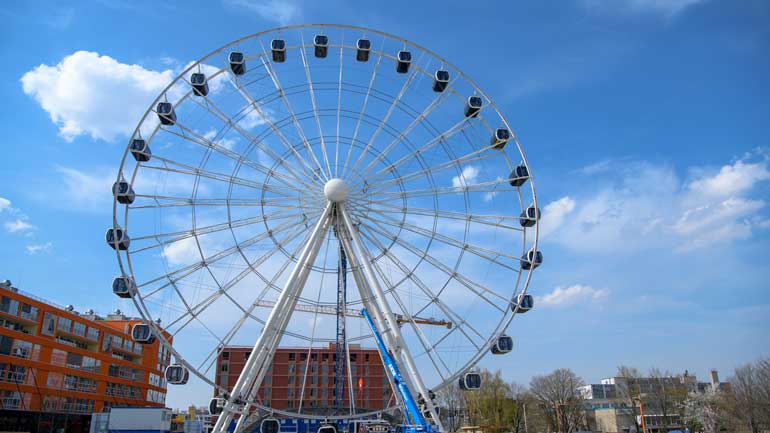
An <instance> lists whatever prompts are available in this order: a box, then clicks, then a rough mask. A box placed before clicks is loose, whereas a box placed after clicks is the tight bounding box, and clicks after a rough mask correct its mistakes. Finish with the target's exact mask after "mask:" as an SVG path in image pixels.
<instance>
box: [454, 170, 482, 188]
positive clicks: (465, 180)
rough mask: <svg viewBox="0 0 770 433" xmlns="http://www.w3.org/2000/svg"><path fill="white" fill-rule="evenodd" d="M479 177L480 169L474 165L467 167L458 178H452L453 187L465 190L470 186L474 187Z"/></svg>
mask: <svg viewBox="0 0 770 433" xmlns="http://www.w3.org/2000/svg"><path fill="white" fill-rule="evenodd" d="M478 175H479V168H478V167H475V166H473V165H469V166H466V167H465V168H463V171H462V172H461V173H460V174H459V175H458V176H455V177H453V178H452V186H453V187H454V188H464V187H466V186H468V185H473V184H475V183H476V179H477V177H478Z"/></svg>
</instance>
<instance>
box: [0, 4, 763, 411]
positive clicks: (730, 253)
mask: <svg viewBox="0 0 770 433" xmlns="http://www.w3.org/2000/svg"><path fill="white" fill-rule="evenodd" d="M323 5H324V6H322V5H321V2H312V3H309V4H304V3H301V2H296V1H283V2H274V1H256V0H225V1H223V2H221V3H219V2H205V3H204V2H184V3H178V4H176V3H171V2H168V3H167V4H166V3H164V4H163V5H160V4H157V2H146V3H142V2H127V1H126V2H124V1H110V0H105V1H100V2H95V3H77V2H74V3H70V4H68V5H63V4H61V3H60V2H52V3H44V2H28V3H16V4H6V5H4V6H3V7H2V10H0V15H1V16H2V17H3V18H4V22H5V23H6V24H5V25H4V26H3V28H2V29H0V41H2V42H1V43H0V50H2V55H3V58H4V59H5V61H4V65H3V80H2V81H0V90H1V92H2V94H3V95H5V103H4V104H2V106H0V133H1V134H2V137H4V141H5V145H4V149H5V154H4V158H3V169H2V170H0V244H2V247H0V278H8V279H11V280H13V282H14V283H15V285H16V286H18V287H20V288H22V289H24V290H27V291H30V292H33V293H35V294H38V295H40V296H44V297H46V298H49V299H51V300H54V301H56V302H58V303H59V304H68V303H72V304H75V305H76V306H78V307H79V308H83V309H85V308H89V307H90V308H94V309H95V310H97V311H100V312H107V311H109V310H111V309H114V308H115V307H116V306H121V308H125V307H124V305H127V304H118V302H117V301H116V300H115V298H114V297H113V296H112V295H111V294H110V293H109V288H108V286H109V282H110V281H111V279H112V276H113V275H114V274H115V273H116V272H117V264H116V263H115V255H114V253H113V252H112V251H111V250H109V249H108V248H107V247H106V246H105V245H104V241H103V230H104V228H105V227H106V226H107V225H109V224H110V223H111V195H110V192H109V186H110V184H111V182H112V180H113V179H114V176H115V170H116V168H117V166H118V164H119V161H120V158H121V156H122V153H123V150H124V148H125V143H126V141H127V139H128V134H129V133H130V131H131V130H132V129H133V128H134V126H135V125H136V123H137V121H138V120H139V117H140V116H141V114H142V113H143V111H144V110H145V109H146V107H147V106H148V105H149V104H150V102H151V101H152V99H153V98H154V97H155V96H156V95H157V94H158V93H159V92H160V91H161V90H162V88H163V87H165V85H166V84H167V83H168V82H169V81H170V80H171V79H172V78H174V77H175V76H176V75H177V74H178V72H179V71H180V70H181V69H180V68H181V66H183V65H185V64H187V63H188V62H190V61H194V60H196V59H198V58H199V57H201V56H202V55H204V54H206V53H208V52H210V51H211V50H213V49H215V48H217V47H219V46H221V45H224V44H225V43H227V42H229V41H231V40H233V39H236V38H239V37H242V36H245V35H247V34H251V33H255V32H257V31H261V30H264V29H268V28H271V27H275V26H277V25H282V24H295V23H302V22H312V23H324V22H327V23H333V22H336V23H349V24H355V25H361V26H366V27H372V28H376V29H380V30H384V31H387V32H390V33H393V34H396V35H399V36H402V37H405V38H407V39H410V40H413V41H415V42H417V43H419V44H421V45H424V46H426V47H429V48H431V49H432V50H434V51H436V52H437V53H439V54H440V55H442V56H444V57H445V58H447V59H449V60H450V61H451V62H452V63H453V64H454V65H456V66H457V67H459V68H460V69H462V70H463V71H464V72H465V73H467V74H468V75H469V76H470V77H472V78H473V79H474V80H475V81H476V82H477V83H478V84H479V85H480V86H481V87H482V88H483V89H484V90H485V91H486V92H487V93H489V94H490V95H491V96H492V98H493V99H494V100H495V101H496V103H497V104H498V105H499V106H500V108H501V110H502V112H503V113H504V114H505V116H506V117H507V119H508V121H509V122H510V123H511V124H512V125H513V127H514V128H515V130H516V132H517V134H518V137H519V139H520V140H521V142H522V145H523V147H524V150H525V152H526V154H527V157H528V159H529V162H530V165H531V167H532V171H533V175H534V176H535V179H536V180H537V191H538V200H539V202H540V204H541V207H542V208H543V212H544V218H543V225H542V231H543V238H542V247H541V249H542V250H543V251H544V252H545V253H546V264H545V265H544V266H543V267H542V268H541V269H540V270H539V271H540V272H538V273H537V274H536V276H535V279H534V281H533V284H532V285H531V289H530V290H531V292H530V293H533V294H535V295H536V296H537V297H538V303H537V305H536V309H535V310H533V311H532V312H530V313H529V314H527V315H522V316H520V317H516V318H515V319H514V322H513V325H512V328H511V331H510V333H511V335H514V336H516V344H517V348H516V350H515V352H514V354H513V355H511V356H508V357H504V358H494V359H493V358H490V357H487V358H485V360H484V361H483V362H482V364H481V365H482V366H486V367H489V368H502V369H503V370H504V371H505V372H506V374H507V376H508V377H509V378H510V379H512V380H517V381H520V382H528V381H529V378H530V377H531V376H533V375H536V374H544V373H547V372H549V371H551V370H553V369H555V368H559V367H570V368H572V369H573V370H575V371H576V372H577V373H578V374H580V375H581V376H582V377H584V378H585V379H586V380H587V381H589V382H593V381H597V380H599V379H600V378H602V377H605V376H608V375H611V374H612V373H613V372H614V371H615V368H616V366H617V365H619V364H628V365H632V366H636V367H638V368H640V369H642V370H647V369H648V368H650V367H652V366H657V367H660V368H663V369H669V370H672V371H682V370H684V369H689V370H690V371H691V372H695V373H697V374H698V375H699V376H701V377H703V378H705V374H706V372H707V370H708V369H710V368H718V369H719V370H720V372H721V373H722V375H723V376H726V375H728V374H729V372H730V371H731V369H732V368H734V367H735V366H738V365H740V364H741V363H744V362H747V361H750V360H752V359H754V358H756V357H758V356H761V355H770V332H768V331H769V330H770V295H769V294H768V293H770V260H768V257H770V242H769V241H770V210H769V207H770V206H769V205H768V202H769V201H770V194H768V191H770V189H768V186H769V185H770V168H769V167H768V165H769V164H770V162H769V161H770V142H769V141H768V140H769V139H768V137H770V122H769V121H768V119H770V79H769V78H768V77H770V56H768V53H770V24H769V23H770V6H769V5H768V4H767V2H763V1H749V0H747V1H743V2H729V1H715V0H615V1H601V0H568V1H542V2H536V3H535V2H532V3H525V2H503V1H500V2H451V1H450V2H441V3H438V2H431V3H428V2H424V3H423V2H420V3H418V2H388V5H387V6H385V5H384V4H380V3H372V4H368V5H363V4H362V3H361V2H350V3H348V2H340V1H331V2H323ZM78 52H81V53H78ZM76 53H77V54H76ZM99 56H108V57H109V59H107V58H104V57H99ZM41 65H43V66H41ZM129 65H132V66H129ZM94 67H110V68H114V69H115V70H116V71H130V73H131V74H132V76H133V77H140V78H137V79H135V80H133V81H132V80H126V79H124V78H121V77H116V78H115V79H114V80H100V79H96V78H95V77H94V76H93V75H92V74H90V73H89V68H94ZM22 77H25V78H24V79H22ZM73 95H75V96H73ZM186 398H187V397H186V396H183V395H182V394H181V393H179V392H176V393H175V392H173V391H172V392H171V393H170V395H169V404H170V405H172V406H182V405H184V404H185V403H186ZM203 400H205V399H203ZM203 400H201V401H203Z"/></svg>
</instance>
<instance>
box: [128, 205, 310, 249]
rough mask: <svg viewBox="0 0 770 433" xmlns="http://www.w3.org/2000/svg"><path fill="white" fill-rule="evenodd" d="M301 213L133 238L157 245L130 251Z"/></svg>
mask: <svg viewBox="0 0 770 433" xmlns="http://www.w3.org/2000/svg"><path fill="white" fill-rule="evenodd" d="M300 215H301V213H298V212H294V213H289V214H286V213H285V211H280V212H276V213H275V214H274V215H262V216H259V217H251V218H244V219H241V220H235V221H228V222H224V223H219V224H213V225H210V226H204V227H200V228H194V229H193V230H184V231H179V232H171V233H160V234H152V235H146V236H139V237H136V238H134V239H133V240H134V241H140V240H145V239H155V240H157V243H155V244H152V245H148V246H146V247H142V248H137V249H135V250H131V251H130V253H131V254H137V253H141V252H143V251H147V250H151V249H154V248H158V247H165V246H167V245H170V244H173V243H176V242H180V241H183V240H185V239H190V238H193V237H198V236H201V235H206V234H211V233H216V232H220V231H223V230H228V229H232V228H238V227H244V226H248V225H251V224H258V223H263V222H265V221H268V220H270V221H275V220H281V219H287V218H294V217H298V216H300ZM169 236H173V237H172V238H171V239H164V240H161V239H162V238H165V237H169Z"/></svg>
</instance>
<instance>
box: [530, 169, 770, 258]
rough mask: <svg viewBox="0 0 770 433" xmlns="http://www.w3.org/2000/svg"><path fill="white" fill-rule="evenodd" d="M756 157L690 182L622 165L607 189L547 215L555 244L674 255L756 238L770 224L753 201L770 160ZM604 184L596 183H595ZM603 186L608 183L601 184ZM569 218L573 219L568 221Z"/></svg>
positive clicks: (559, 204)
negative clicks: (671, 251) (663, 250)
mask: <svg viewBox="0 0 770 433" xmlns="http://www.w3.org/2000/svg"><path fill="white" fill-rule="evenodd" d="M753 157H754V156H753V155H748V156H746V157H744V158H743V159H741V160H738V161H736V162H734V163H733V164H729V165H726V166H724V167H722V168H721V169H719V170H718V172H715V173H713V172H712V173H707V172H706V171H705V170H703V169H698V168H694V169H692V170H690V171H691V172H699V173H700V174H699V175H698V176H697V177H696V178H694V179H692V180H691V181H689V182H684V181H681V180H680V179H679V177H678V176H677V175H676V173H675V172H674V171H673V169H671V168H670V167H662V166H655V165H652V164H649V163H646V162H629V163H618V164H616V167H615V169H614V170H612V171H609V172H607V175H613V176H615V178H612V179H606V178H605V179H604V180H609V182H603V183H601V184H600V186H599V188H598V189H596V190H594V191H591V192H589V193H587V194H585V195H582V196H581V195H578V196H576V197H575V198H572V197H564V198H562V199H560V200H557V201H555V202H553V203H550V204H548V205H546V207H545V208H544V209H543V219H542V226H541V231H542V233H543V234H544V235H548V234H550V235H551V236H548V237H547V238H546V240H547V241H555V242H558V243H561V244H563V245H565V246H567V247H569V248H571V249H574V250H578V251H587V252H606V253H611V254H614V253H616V252H618V251H632V250H640V249H649V248H667V249H674V250H676V251H679V252H686V251H691V250H694V249H699V248H703V247H707V246H711V245H715V244H725V243H729V242H731V241H736V240H743V239H748V238H750V237H751V236H752V234H753V233H754V231H755V230H757V229H761V228H762V227H763V223H762V221H765V220H766V219H767V216H766V215H765V214H763V212H765V209H766V208H767V206H766V205H767V203H766V202H765V201H764V200H761V199H757V198H752V197H751V196H750V194H752V193H753V192H754V191H755V190H756V186H757V185H759V184H760V183H761V182H764V181H766V180H768V179H770V175H769V174H768V159H767V158H763V159H762V160H761V161H750V159H752V158H753ZM595 177H596V176H595ZM600 180H601V179H600ZM567 216H568V217H567Z"/></svg>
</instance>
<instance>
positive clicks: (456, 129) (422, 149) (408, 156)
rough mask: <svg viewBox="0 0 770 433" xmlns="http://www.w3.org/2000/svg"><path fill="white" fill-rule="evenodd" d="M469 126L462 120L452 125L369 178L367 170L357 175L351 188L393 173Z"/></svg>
mask: <svg viewBox="0 0 770 433" xmlns="http://www.w3.org/2000/svg"><path fill="white" fill-rule="evenodd" d="M471 125H472V123H471V122H470V119H468V118H462V119H461V120H460V121H458V122H457V123H455V124H454V125H452V126H450V127H449V128H447V130H446V131H444V132H443V133H441V134H439V135H437V136H435V137H433V138H431V139H430V140H428V142H427V143H425V144H423V145H422V146H420V147H419V148H417V149H416V150H414V151H413V152H410V153H408V154H406V155H404V156H402V157H401V158H399V159H397V160H396V161H395V162H393V163H392V164H390V165H388V166H386V167H383V168H381V169H380V170H378V171H376V172H374V173H372V175H371V176H369V172H371V170H369V172H367V173H361V174H360V175H359V179H358V180H357V181H356V182H355V183H354V184H353V188H355V187H357V186H358V185H360V184H361V183H363V182H364V181H366V180H367V179H368V181H369V182H373V181H375V180H377V179H379V178H381V177H382V176H384V175H386V174H387V173H388V172H390V171H393V170H394V169H396V168H398V167H399V166H401V164H403V163H405V162H407V161H409V160H410V159H412V158H414V157H415V156H417V155H422V154H424V153H425V152H427V151H428V150H430V149H432V148H433V146H435V145H437V144H439V143H441V142H443V141H445V140H446V139H448V138H451V137H452V136H454V135H455V134H457V133H458V132H462V131H464V130H465V129H467V128H469V127H470V126H471Z"/></svg>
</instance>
